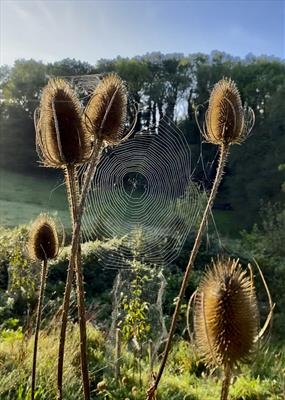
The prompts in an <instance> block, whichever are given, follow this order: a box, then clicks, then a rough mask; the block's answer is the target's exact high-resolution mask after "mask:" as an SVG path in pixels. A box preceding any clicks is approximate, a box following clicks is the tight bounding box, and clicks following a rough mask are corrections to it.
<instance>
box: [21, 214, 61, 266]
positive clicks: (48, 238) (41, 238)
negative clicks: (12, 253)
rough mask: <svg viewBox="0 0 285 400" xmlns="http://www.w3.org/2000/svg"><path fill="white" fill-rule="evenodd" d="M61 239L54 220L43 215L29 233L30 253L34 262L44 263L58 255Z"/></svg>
mask: <svg viewBox="0 0 285 400" xmlns="http://www.w3.org/2000/svg"><path fill="white" fill-rule="evenodd" d="M58 251H59V239H58V234H57V229H56V223H55V221H54V219H53V218H51V217H49V216H48V215H46V214H41V215H39V217H38V218H37V219H36V220H35V221H34V223H33V224H32V226H31V229H30V232H29V240H28V253H29V256H30V258H31V259H32V260H35V261H36V260H37V261H44V260H49V259H53V258H55V257H56V256H57V255H58Z"/></svg>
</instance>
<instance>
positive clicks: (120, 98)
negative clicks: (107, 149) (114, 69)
mask: <svg viewBox="0 0 285 400" xmlns="http://www.w3.org/2000/svg"><path fill="white" fill-rule="evenodd" d="M126 114H127V92H126V87H125V85H124V83H123V81H122V79H121V78H119V77H118V76H117V75H116V74H109V75H106V76H105V77H104V78H103V79H102V81H100V83H99V84H98V86H97V87H96V89H95V91H94V93H93V95H92V96H91V98H90V100H89V102H88V104H87V106H86V109H85V122H86V125H87V127H88V130H89V132H91V133H92V134H93V135H94V138H95V140H96V139H97V140H99V141H104V142H105V143H107V144H116V143H118V142H119V141H120V140H121V138H122V135H123V132H124V126H125V121H126Z"/></svg>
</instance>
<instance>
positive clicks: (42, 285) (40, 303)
mask: <svg viewBox="0 0 285 400" xmlns="http://www.w3.org/2000/svg"><path fill="white" fill-rule="evenodd" d="M47 268H48V261H47V258H45V259H44V260H43V261H42V271H41V283H40V294H39V300H38V307H37V317H36V329H35V339H34V351H33V366H32V388H31V400H34V398H35V387H36V369H37V352H38V340H39V331H40V325H41V316H42V307H43V300H44V291H45V284H46V277H47Z"/></svg>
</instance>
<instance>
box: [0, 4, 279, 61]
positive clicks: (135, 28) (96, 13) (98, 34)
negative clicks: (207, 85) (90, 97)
mask: <svg viewBox="0 0 285 400" xmlns="http://www.w3.org/2000/svg"><path fill="white" fill-rule="evenodd" d="M0 3H1V10H0V11H1V14H0V18H1V21H0V22H1V32H0V33H1V39H0V40H1V48H0V63H1V64H13V62H14V61H15V59H17V58H26V59H29V58H34V59H36V60H42V61H44V62H53V61H57V60H61V59H63V58H66V57H70V58H76V59H78V60H81V61H87V62H89V63H91V64H95V63H96V61H97V60H99V59H101V58H115V57H116V56H118V55H120V56H122V57H132V56H135V55H142V54H145V53H147V52H152V51H161V52H162V53H173V52H179V53H184V54H185V55H188V54H190V53H195V52H203V53H207V54H209V53H210V52H211V51H212V50H221V51H225V52H227V53H229V54H231V55H234V56H240V57H244V56H245V55H246V54H248V53H253V54H255V55H261V54H266V55H274V56H277V57H280V58H285V49H284V35H285V32H284V24H285V19H284V18H285V17H284V14H285V13H284V9H285V2H284V1H283V0H268V1H267V0H177V1H174V0H160V1H157V0H144V1H143V0H104V1H101V0H81V1H76V0H29V1H28V0H0Z"/></svg>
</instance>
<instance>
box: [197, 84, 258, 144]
mask: <svg viewBox="0 0 285 400" xmlns="http://www.w3.org/2000/svg"><path fill="white" fill-rule="evenodd" d="M253 124H254V112H253V110H252V109H250V108H246V107H243V106H242V102H241V98H240V94H239V90H238V88H237V86H236V84H235V82H234V81H233V80H231V79H228V78H224V79H222V80H220V81H219V82H217V83H216V84H215V86H214V88H213V90H212V92H211V94H210V99H209V106H208V110H207V112H206V117H205V127H204V132H203V136H204V138H205V140H206V141H207V142H209V143H213V144H216V145H226V146H228V145H231V144H234V143H241V142H242V141H243V140H244V139H245V138H246V136H247V135H248V134H249V132H250V131H251V129H252V127H253ZM205 128H206V129H205Z"/></svg>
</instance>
